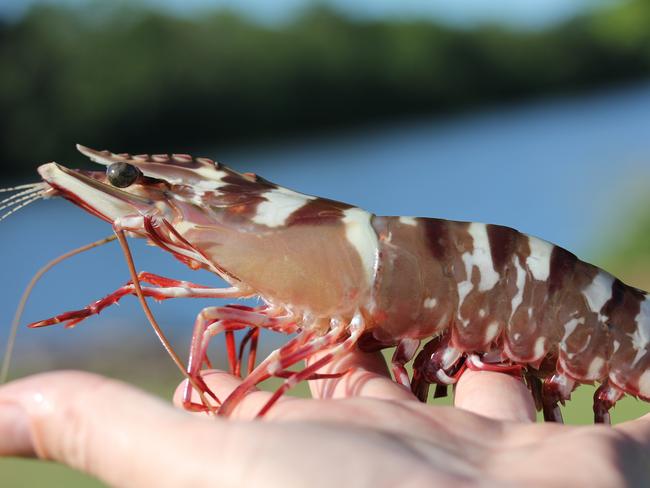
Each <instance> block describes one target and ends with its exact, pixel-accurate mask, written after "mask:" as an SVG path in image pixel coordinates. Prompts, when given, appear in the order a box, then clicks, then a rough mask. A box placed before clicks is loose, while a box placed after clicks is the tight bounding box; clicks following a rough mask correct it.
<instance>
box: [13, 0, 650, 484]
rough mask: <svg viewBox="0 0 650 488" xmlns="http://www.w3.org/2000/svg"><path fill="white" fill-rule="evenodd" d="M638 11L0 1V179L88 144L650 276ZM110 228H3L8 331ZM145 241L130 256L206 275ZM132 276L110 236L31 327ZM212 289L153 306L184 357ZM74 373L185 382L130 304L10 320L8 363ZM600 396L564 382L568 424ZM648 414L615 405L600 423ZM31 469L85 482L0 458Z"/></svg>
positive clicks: (647, 8) (638, 1)
mask: <svg viewBox="0 0 650 488" xmlns="http://www.w3.org/2000/svg"><path fill="white" fill-rule="evenodd" d="M648 25H650V1H647V0H629V1H625V0H618V1H617V0H573V1H569V2H567V1H565V0H529V1H528V2H525V3H524V2H519V1H518V0H493V1H492V2H483V1H480V0H455V1H454V2H447V1H441V0H435V1H434V0H405V1H403V2H393V1H389V0H360V1H358V2H355V3H354V6H351V5H350V2H343V1H342V0H330V1H321V2H317V3H314V2H311V1H309V0H281V1H280V0H276V1H270V0H269V1H264V0H251V1H249V2H246V3H244V2H238V1H235V0H219V1H209V0H191V1H182V0H148V1H144V0H142V1H140V2H134V1H129V2H118V1H113V2H102V1H99V0H97V1H92V0H69V1H44V0H41V1H38V0H30V1H28V0H23V1H20V0H4V1H2V2H1V3H0V161H1V162H2V165H3V166H2V173H0V174H1V176H0V187H4V186H10V185H12V184H17V183H26V182H32V181H36V179H37V176H36V173H35V169H36V167H37V166H38V165H39V164H41V163H43V162H47V161H51V160H56V161H58V162H61V163H64V164H66V165H68V166H72V167H85V166H87V165H88V163H87V161H85V160H84V158H83V157H81V156H80V155H79V154H77V153H76V152H75V150H74V144H75V143H77V142H79V143H83V144H85V145H88V146H91V147H96V148H98V149H104V148H108V149H111V150H113V151H115V152H131V153H164V152H175V153H191V154H194V155H197V156H207V157H212V158H214V159H217V160H219V161H221V162H223V163H225V164H227V165H229V166H232V167H233V168H235V169H238V170H241V171H253V172H257V173H259V174H261V175H263V176H265V177H266V178H267V179H270V180H272V181H275V182H278V183H280V184H282V185H284V186H288V187H291V188H294V189H297V190H299V191H302V192H306V193H311V194H315V195H319V196H324V197H329V198H334V199H337V200H343V201H347V202H349V203H353V204H356V205H359V206H362V207H364V208H366V209H368V210H371V211H373V212H375V213H377V214H388V215H419V216H435V217H442V218H447V219H457V220H469V221H482V222H491V223H499V224H504V225H509V226H512V227H516V228H517V229H519V230H522V231H524V232H527V233H530V234H533V235H537V236H540V237H543V238H545V239H547V240H550V241H553V242H555V243H557V244H560V245H562V246H564V247H566V248H568V249H570V250H572V251H574V252H576V253H577V254H578V255H580V256H581V257H583V258H584V259H586V260H589V261H591V262H594V263H595V264H598V265H600V266H602V267H605V268H606V269H608V270H609V271H611V272H613V273H615V274H616V275H618V276H620V277H621V278H622V279H623V280H624V281H626V282H628V283H630V284H633V285H636V286H638V287H641V288H645V289H650V195H649V193H648V183H649V182H650V29H648ZM396 169H397V171H396ZM109 234H110V227H109V226H108V225H107V224H105V223H102V222H99V221H97V220H96V219H94V218H93V217H90V216H89V215H87V214H85V213H84V212H83V211H81V210H80V209H78V208H76V207H73V206H72V205H71V204H69V203H68V202H65V201H56V200H53V201H46V202H37V203H35V204H33V205H31V206H29V207H26V208H25V209H23V210H21V211H20V212H18V213H16V214H15V215H12V216H11V217H9V218H8V219H7V220H5V221H3V222H2V223H1V224H0V235H1V236H2V238H1V239H0V256H2V258H1V267H2V270H3V273H2V276H3V280H2V284H1V285H0V286H1V287H2V293H0V334H2V335H1V337H2V339H1V340H2V342H0V344H4V337H5V336H6V333H7V332H8V325H9V323H10V322H11V319H12V315H13V312H14V308H15V306H16V304H17V303H18V300H19V298H20V294H21V293H22V290H23V288H24V287H25V286H26V284H27V283H28V281H29V279H30V278H31V276H32V275H33V274H34V273H35V272H36V271H37V270H38V269H39V268H40V267H41V266H42V265H43V264H45V263H46V262H47V261H49V260H50V259H52V258H54V257H56V256H58V255H60V254H62V253H63V252H65V251H68V250H70V249H72V248H74V247H78V246H80V245H82V244H85V243H88V242H91V241H93V240H96V239H99V238H101V237H104V236H107V235H109ZM134 251H135V259H136V264H137V266H138V268H139V269H142V270H147V271H151V272H156V273H160V274H163V275H166V276H170V277H177V278H184V279H189V280H192V281H195V282H199V283H205V284H212V285H214V284H215V277H214V276H212V275H210V274H208V273H197V272H192V271H190V270H188V269H186V268H184V267H183V266H182V265H180V264H178V263H176V262H175V260H173V259H172V258H170V257H169V256H167V255H165V254H164V253H163V252H161V251H158V250H156V249H151V248H146V247H145V246H143V245H141V243H134ZM127 279H128V275H127V269H126V265H125V264H123V261H122V258H121V253H120V251H119V250H118V247H117V246H116V245H114V244H113V245H108V246H105V247H104V248H101V249H97V250H93V251H91V252H89V253H87V254H85V255H82V256H78V257H76V258H74V259H73V260H71V261H69V262H66V263H64V264H62V265H60V266H59V267H57V268H56V269H55V270H53V271H52V272H51V273H49V274H48V275H47V276H46V277H45V278H44V279H43V280H42V282H41V283H40V284H39V285H38V286H37V288H36V290H35V292H34V294H33V296H32V297H31V299H30V301H29V303H28V307H27V312H26V314H25V317H24V319H23V323H28V322H31V321H34V320H38V319H42V318H45V317H49V316H52V315H56V314H58V313H60V312H63V311H66V310H69V309H76V308H80V307H82V306H84V305H86V304H87V303H90V302H91V301H93V300H94V299H96V298H99V297H100V296H103V295H105V294H106V293H108V292H109V291H112V290H113V289H115V288H117V287H118V286H120V285H121V284H122V283H123V282H125V281H126V280H127ZM211 303H214V302H211ZM206 304H207V302H203V301H200V300H196V301H192V300H185V301H176V302H174V301H171V302H167V303H163V304H160V305H156V306H155V307H154V311H155V312H156V314H157V316H158V318H159V320H160V322H161V324H162V325H163V327H164V328H165V329H166V330H167V332H168V333H169V334H170V336H171V337H172V339H173V341H174V344H175V345H176V346H177V347H178V349H179V351H182V352H185V351H186V350H187V347H188V344H189V338H190V334H191V327H192V324H193V320H194V316H195V315H196V313H197V312H198V310H199V309H200V308H201V307H203V306H205V305H206ZM281 340H283V339H282V338H278V337H274V336H273V335H272V334H266V335H265V336H263V349H264V350H267V351H268V350H270V349H271V348H273V347H277V345H278V344H279V343H280V341H281ZM215 343H217V344H215V346H214V351H215V353H214V356H213V357H218V358H223V347H222V345H221V341H220V340H216V341H215ZM216 362H217V364H221V365H223V364H224V363H223V362H221V363H220V362H219V360H218V359H217V361H216ZM63 367H69V368H77V369H84V370H91V371H98V372H101V373H103V374H107V375H111V376H114V377H118V378H122V379H125V380H127V381H130V382H132V383H134V384H137V385H138V386H140V387H142V388H145V389H147V390H149V391H152V392H154V393H157V394H160V395H163V396H164V397H165V398H169V397H170V396H171V393H172V391H173V388H174V385H175V384H177V383H178V381H179V379H180V378H179V375H178V373H177V372H176V371H175V369H174V367H173V365H172V364H171V361H169V360H168V358H167V356H166V355H165V353H164V352H163V351H162V349H161V347H160V345H159V344H158V343H157V342H156V340H155V338H154V336H153V334H152V333H151V331H150V329H149V326H148V325H147V323H146V322H145V320H144V318H143V316H142V312H141V311H140V309H139V307H138V305H137V303H136V300H135V299H132V298H127V299H125V300H124V301H123V303H122V305H121V306H119V307H113V308H110V309H108V310H106V311H105V312H104V313H103V314H102V316H101V317H99V318H92V319H90V320H88V321H86V322H84V323H82V324H81V325H79V326H78V327H77V328H75V329H73V330H64V329H62V328H57V327H53V328H49V329H41V330H28V329H26V328H24V327H22V328H21V329H20V331H19V334H18V343H17V348H16V357H15V361H14V363H13V366H12V372H11V376H12V377H18V376H22V375H25V374H29V373H34V372H38V371H45V370H50V369H54V368H63ZM298 393H299V394H300V393H301V391H300V390H299V391H298ZM303 393H304V390H303ZM592 394H593V389H590V387H588V386H586V387H582V388H581V389H580V390H579V391H578V392H577V393H576V394H575V395H574V396H575V400H574V401H573V402H572V403H571V404H570V406H569V407H568V408H567V410H566V411H565V415H566V418H567V420H568V421H570V422H573V423H590V422H591V419H592V413H591V406H590V403H591V398H590V397H591V395H592ZM648 411H650V408H649V407H648V405H647V404H645V403H642V402H639V401H636V400H634V399H627V400H625V401H624V402H621V404H620V405H619V406H618V407H617V408H616V409H615V411H614V413H613V418H614V420H615V421H622V420H626V419H629V418H634V417H637V416H639V415H641V414H642V413H645V412H648ZM43 476H47V479H48V481H49V482H50V485H51V486H56V485H57V483H58V484H61V485H63V484H64V483H65V484H67V485H68V486H72V485H78V486H94V485H96V482H94V481H93V480H89V479H87V478H84V477H80V476H77V475H76V474H74V473H72V472H69V471H67V470H64V469H62V468H58V467H54V466H48V465H46V464H45V463H39V464H37V463H35V462H27V461H12V460H9V461H7V460H2V461H0V484H2V485H3V486H35V484H38V482H39V481H38V480H42V479H43Z"/></svg>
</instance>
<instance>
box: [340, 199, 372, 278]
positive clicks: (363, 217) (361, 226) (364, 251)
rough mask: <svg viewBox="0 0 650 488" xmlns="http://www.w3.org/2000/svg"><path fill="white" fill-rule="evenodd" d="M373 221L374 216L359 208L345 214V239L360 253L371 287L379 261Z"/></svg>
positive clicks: (349, 209) (351, 209)
mask: <svg viewBox="0 0 650 488" xmlns="http://www.w3.org/2000/svg"><path fill="white" fill-rule="evenodd" d="M371 219H372V214H370V213H368V212H366V211H365V210H362V209H360V208H357V207H352V208H348V209H346V210H345V211H344V212H343V224H345V237H346V239H347V240H348V242H349V243H350V244H352V246H353V247H354V248H355V249H356V251H357V252H358V253H359V257H360V258H361V264H362V265H363V269H364V272H365V275H366V278H367V279H368V284H369V285H371V284H372V283H373V282H374V279H375V271H376V269H377V262H378V259H379V241H378V239H377V234H376V233H375V229H373V227H372V224H371Z"/></svg>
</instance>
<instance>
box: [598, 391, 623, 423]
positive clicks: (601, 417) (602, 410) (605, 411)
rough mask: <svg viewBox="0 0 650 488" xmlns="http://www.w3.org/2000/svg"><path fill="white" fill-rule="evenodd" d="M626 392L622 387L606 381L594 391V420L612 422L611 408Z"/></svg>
mask: <svg viewBox="0 0 650 488" xmlns="http://www.w3.org/2000/svg"><path fill="white" fill-rule="evenodd" d="M624 394H625V393H624V392H623V390H621V389H620V388H617V387H616V386H614V385H612V384H610V383H608V382H607V381H605V382H604V383H603V384H602V385H600V386H599V387H598V389H597V390H596V392H595V393H594V422H595V423H597V424H611V418H610V415H609V411H610V409H612V408H613V407H614V405H616V402H617V401H619V400H620V399H621V398H622V397H623V395H624Z"/></svg>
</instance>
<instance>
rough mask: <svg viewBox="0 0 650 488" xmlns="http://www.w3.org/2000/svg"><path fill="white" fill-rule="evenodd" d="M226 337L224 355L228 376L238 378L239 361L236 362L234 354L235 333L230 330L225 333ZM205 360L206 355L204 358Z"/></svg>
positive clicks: (235, 354)
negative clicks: (226, 357) (228, 369)
mask: <svg viewBox="0 0 650 488" xmlns="http://www.w3.org/2000/svg"><path fill="white" fill-rule="evenodd" d="M225 336H226V354H227V355H228V366H229V368H230V374H233V375H236V376H239V374H238V371H239V369H240V368H239V361H237V353H236V352H235V347H236V345H235V333H234V332H233V331H232V330H226V331H225ZM204 358H205V359H207V355H205V356H204Z"/></svg>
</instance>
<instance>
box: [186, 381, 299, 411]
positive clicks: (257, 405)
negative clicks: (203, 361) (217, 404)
mask: <svg viewBox="0 0 650 488" xmlns="http://www.w3.org/2000/svg"><path fill="white" fill-rule="evenodd" d="M201 377H202V378H203V381H205V383H206V385H207V386H208V388H210V390H211V391H212V392H213V393H214V394H215V395H216V396H217V398H219V400H221V401H222V402H223V401H224V400H225V399H226V398H228V397H229V396H230V394H231V393H232V392H233V391H234V390H235V388H237V387H238V386H239V385H241V383H242V381H243V380H242V379H241V378H238V377H237V376H234V375H232V374H229V373H226V372H224V371H219V370H216V369H213V370H206V371H202V372H201ZM186 382H187V380H185V381H183V382H182V383H181V384H180V385H179V386H178V387H177V388H176V391H175V392H174V404H175V405H176V406H177V407H180V408H182V407H183V394H184V392H185V385H186ZM271 395H272V394H271V393H270V392H267V391H261V390H258V389H257V388H253V389H252V390H251V391H250V392H249V393H247V394H246V396H244V398H243V399H242V400H241V402H240V403H239V405H237V407H236V408H235V410H233V412H232V414H231V415H230V417H231V418H238V419H252V418H255V417H256V416H257V414H258V413H259V412H260V410H261V409H262V408H263V407H264V405H266V402H268V401H269V400H270V399H271ZM291 400H293V398H291V397H288V396H283V397H281V398H280V399H279V400H278V403H282V402H286V401H291ZM191 401H192V402H193V403H199V404H200V403H201V399H200V398H199V396H198V394H197V392H196V391H195V390H192V397H191ZM196 415H202V416H205V413H197V414H196Z"/></svg>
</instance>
